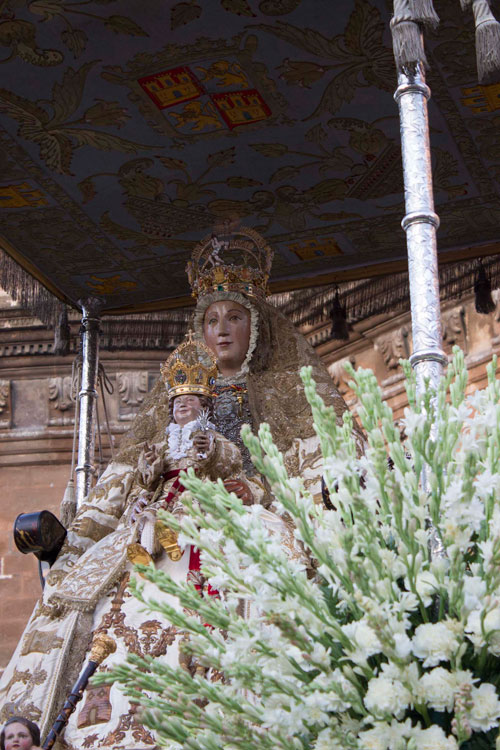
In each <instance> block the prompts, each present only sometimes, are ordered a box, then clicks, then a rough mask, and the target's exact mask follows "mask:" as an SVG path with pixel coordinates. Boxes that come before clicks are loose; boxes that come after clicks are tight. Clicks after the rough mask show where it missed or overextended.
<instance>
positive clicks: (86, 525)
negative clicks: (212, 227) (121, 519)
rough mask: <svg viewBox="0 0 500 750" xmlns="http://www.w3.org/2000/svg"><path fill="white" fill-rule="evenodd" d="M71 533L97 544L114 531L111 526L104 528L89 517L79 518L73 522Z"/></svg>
mask: <svg viewBox="0 0 500 750" xmlns="http://www.w3.org/2000/svg"><path fill="white" fill-rule="evenodd" d="M73 531H75V532H76V533H77V534H79V535H80V536H85V537H88V538H89V539H92V541H93V542H99V541H100V540H101V539H103V537H105V536H107V535H108V534H111V532H112V531H114V529H113V528H112V527H111V526H104V525H103V524H101V523H99V522H98V521H95V520H94V519H93V518H89V516H85V518H79V519H78V520H76V521H75V523H74V524H73Z"/></svg>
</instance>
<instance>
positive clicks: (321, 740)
mask: <svg viewBox="0 0 500 750" xmlns="http://www.w3.org/2000/svg"><path fill="white" fill-rule="evenodd" d="M313 747H314V750H331V749H332V747H335V737H334V735H333V733H332V731H331V729H329V728H327V729H322V730H321V732H320V733H319V734H318V736H317V738H316V742H315V744H314V745H313Z"/></svg>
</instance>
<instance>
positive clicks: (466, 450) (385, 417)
mask: <svg viewBox="0 0 500 750" xmlns="http://www.w3.org/2000/svg"><path fill="white" fill-rule="evenodd" d="M349 374H350V376H351V377H352V378H353V382H354V385H353V388H354V390H355V393H356V396H357V398H358V400H359V404H360V406H359V416H360V419H361V421H362V423H363V427H364V429H365V432H366V435H367V447H366V451H365V455H363V456H362V457H360V458H358V457H357V451H356V447H355V445H354V443H353V442H352V439H351V437H350V417H349V416H347V417H346V423H345V424H344V425H343V426H342V425H337V424H336V421H335V419H334V418H333V417H332V412H330V411H329V410H328V409H327V408H326V407H325V406H324V404H323V403H322V402H321V399H320V398H319V396H318V394H317V392H316V390H315V386H314V383H313V381H312V378H311V374H310V373H309V372H308V371H305V372H304V374H303V380H304V384H305V393H306V397H307V399H308V401H309V403H310V404H311V408H312V412H313V416H314V423H315V428H316V432H317V435H318V437H319V439H320V441H321V448H322V451H323V471H322V473H323V475H324V476H325V480H326V482H327V484H328V486H329V490H330V499H331V502H332V505H333V507H334V509H333V510H326V509H325V508H324V507H323V506H322V505H321V504H315V502H314V500H313V498H312V495H311V494H310V492H309V491H308V489H307V488H305V487H304V481H303V478H302V477H300V476H296V477H289V476H288V475H287V471H286V466H285V461H284V458H283V456H281V454H280V453H279V452H278V450H277V448H276V446H275V445H274V444H273V442H272V437H271V434H270V430H269V428H268V427H267V425H261V427H260V429H259V435H258V437H257V436H255V435H253V434H252V433H251V431H250V429H249V428H244V430H243V433H242V436H243V440H244V442H245V444H246V445H247V447H248V449H249V452H250V455H251V456H252V457H253V460H254V463H255V466H256V472H257V474H260V475H262V476H263V477H264V478H265V479H266V481H267V484H268V486H269V487H270V488H271V491H272V496H273V502H272V504H271V506H270V508H269V509H268V508H263V507H262V506H248V507H245V506H243V505H242V503H241V501H240V500H239V499H238V498H236V497H235V496H234V495H230V494H228V493H227V492H226V491H225V489H224V487H223V486H222V485H214V484H212V483H210V482H208V481H202V480H200V479H198V478H197V477H196V475H195V474H194V473H193V472H188V475H187V476H186V477H183V482H184V483H185V484H186V487H187V488H188V491H187V492H186V493H184V494H183V495H182V502H183V503H184V505H185V516H184V518H183V519H182V520H179V519H178V518H177V517H174V516H172V515H169V514H163V518H164V520H165V522H166V523H167V524H168V525H169V526H171V528H173V529H174V530H176V531H178V532H179V539H180V540H181V541H182V544H183V545H184V546H185V545H194V546H196V547H198V548H199V549H200V551H201V562H202V570H201V575H203V576H205V577H206V579H207V581H209V582H210V583H211V585H212V586H213V587H214V588H216V589H217V590H218V591H219V594H220V597H209V596H206V597H204V596H201V595H200V594H199V593H198V592H197V591H195V590H194V588H193V587H192V586H191V585H188V584H179V583H176V582H175V581H173V580H172V579H170V578H169V577H168V576H167V575H166V574H165V573H163V572H162V571H161V570H159V569H158V570H154V569H153V568H148V569H147V570H146V571H144V570H143V571H142V573H143V574H144V576H145V577H147V578H148V579H149V580H150V581H153V582H154V583H156V584H157V586H158V590H159V591H158V596H157V597H155V601H147V600H145V599H144V594H143V593H142V592H141V585H142V584H141V582H140V581H139V583H133V584H131V588H132V589H133V590H134V591H135V594H136V596H138V598H139V599H140V601H142V602H143V603H144V604H145V606H147V607H148V608H149V609H151V611H152V612H153V613H154V612H156V611H159V612H162V613H163V615H165V616H166V617H167V618H168V617H170V616H173V617H175V622H176V624H177V625H178V627H179V630H180V631H181V632H182V633H184V634H186V639H185V644H186V645H185V647H186V649H187V650H188V651H189V656H190V658H192V663H191V668H190V671H188V670H185V669H180V668H177V669H176V668H173V667H170V666H168V665H167V664H166V663H165V662H166V660H165V659H162V658H161V657H160V658H159V659H158V660H155V661H154V662H150V661H146V660H141V659H139V657H135V656H133V657H131V662H132V663H131V664H128V663H127V664H124V665H119V666H118V667H114V668H111V669H110V670H109V671H106V672H103V673H101V674H99V676H98V678H97V681H98V682H109V683H111V682H113V684H115V685H118V684H119V685H121V686H122V689H124V690H125V691H128V692H129V694H131V695H132V696H133V699H134V700H135V701H137V702H139V703H140V704H141V706H142V708H143V709H145V711H144V712H143V714H142V720H143V721H144V723H145V724H146V725H147V726H148V727H150V728H151V729H152V730H153V731H154V732H155V733H156V737H157V740H156V741H157V745H158V746H159V747H164V748H168V750H218V748H223V749H224V750H236V748H245V750H303V749H304V748H305V747H308V748H311V750H333V749H334V748H342V750H458V748H459V747H461V746H463V745H464V744H465V742H466V741H470V743H471V744H470V747H471V748H474V747H476V746H478V747H479V746H485V747H486V745H484V743H485V742H486V743H490V746H491V744H492V743H494V740H493V739H490V737H489V736H488V735H486V734H485V733H486V732H489V731H490V730H492V735H493V734H495V735H496V732H497V727H498V726H499V723H500V697H499V695H498V691H497V688H496V685H495V684H494V683H496V681H497V676H496V674H495V664H494V659H495V658H500V565H499V563H498V560H499V559H500V470H499V467H500V380H499V379H497V378H496V375H495V369H494V367H493V366H491V367H490V368H489V385H488V387H487V388H486V389H485V390H484V391H481V392H476V393H474V394H473V395H472V396H471V397H466V396H465V391H466V388H467V377H466V371H465V366H464V358H463V355H462V354H461V353H460V352H459V351H456V352H455V355H454V359H453V362H452V364H451V365H450V371H449V374H448V380H444V379H443V381H442V384H441V385H440V386H439V390H438V392H437V393H430V392H429V393H427V394H425V395H424V396H423V397H422V398H420V397H417V396H416V395H415V377H414V373H412V372H411V368H409V367H406V374H407V377H408V384H407V387H408V393H409V403H410V406H409V407H408V408H407V409H406V410H405V416H404V419H403V426H404V428H405V431H406V437H405V439H404V443H403V444H401V441H400V436H399V431H398V430H396V429H395V427H394V421H393V415H392V413H391V410H390V408H389V406H388V405H387V404H386V403H384V402H383V400H382V398H381V395H380V391H379V389H378V387H377V384H376V381H375V378H374V376H373V374H371V373H370V372H369V371H364V370H360V371H358V372H357V373H354V372H353V370H352V368H351V369H350V371H349ZM435 408H437V409H438V412H439V414H438V418H436V415H435V412H434V409H435ZM431 428H432V429H431ZM388 451H389V452H390V455H391V458H392V462H393V466H392V468H390V467H389V465H388V462H387V452H388ZM308 455H309V454H308V453H307V452H304V458H305V459H308ZM314 460H315V461H316V460H317V459H316V457H315V459H314ZM424 465H425V467H426V476H427V479H428V484H427V487H428V488H430V490H428V489H427V488H424V487H423V486H422V483H421V480H420V478H421V470H422V467H423V466H424ZM269 514H274V516H273V519H274V520H273V522H272V523H271V524H270V525H271V526H272V528H273V529H277V528H280V527H281V524H283V527H284V528H286V530H287V531H286V534H284V535H283V537H282V538H280V535H279V533H277V532H276V531H272V532H270V531H269V530H268V523H269V518H270V515H269ZM266 518H267V519H268V520H267V521H266ZM429 520H432V526H431V525H430V524H429ZM432 527H434V528H435V529H436V531H437V533H438V534H439V536H440V538H441V540H442V542H443V545H444V548H445V555H443V556H439V557H436V556H435V555H429V546H430V545H429V541H430V535H431V531H432ZM285 540H286V541H285ZM174 597H177V598H178V599H179V601H180V606H179V607H178V608H177V609H175V610H173V609H172V607H171V604H169V603H171V602H172V599H173V598H174ZM169 607H170V609H169ZM243 612H244V616H243ZM191 654H192V657H191ZM204 670H205V676H203V671H204ZM195 672H196V673H195ZM493 675H494V676H493ZM221 676H222V679H218V678H219V677H221ZM216 678H217V679H216ZM201 705H203V706H204V710H200V708H199V706H201ZM433 721H439V724H440V725H439V726H438V725H437V724H433V723H432V722H433ZM442 726H443V727H446V730H444V729H443V728H442ZM448 732H449V734H447V733H448ZM471 733H472V736H471ZM476 738H477V741H478V742H477V745H476V743H475V740H476ZM497 745H499V743H498V741H497ZM497 750H500V746H498V747H497Z"/></svg>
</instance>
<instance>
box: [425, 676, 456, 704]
mask: <svg viewBox="0 0 500 750" xmlns="http://www.w3.org/2000/svg"><path fill="white" fill-rule="evenodd" d="M456 689H457V685H456V679H455V676H454V675H453V674H452V673H451V672H448V670H447V669H443V667H435V669H433V670H431V671H430V672H427V673H426V674H424V675H423V677H422V678H421V680H420V685H419V693H420V695H421V698H422V699H423V700H424V701H425V702H426V703H428V704H429V706H430V707H431V708H434V709H435V710H436V711H451V710H452V708H453V703H454V700H455V690H456Z"/></svg>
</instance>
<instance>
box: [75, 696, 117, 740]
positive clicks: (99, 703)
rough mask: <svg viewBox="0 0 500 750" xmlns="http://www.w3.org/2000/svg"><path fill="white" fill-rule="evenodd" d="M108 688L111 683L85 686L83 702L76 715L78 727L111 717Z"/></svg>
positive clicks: (100, 721)
mask: <svg viewBox="0 0 500 750" xmlns="http://www.w3.org/2000/svg"><path fill="white" fill-rule="evenodd" d="M110 690H111V685H89V686H88V687H87V688H86V690H85V696H86V700H85V704H84V706H83V708H82V709H81V711H80V713H79V715H78V722H77V727H78V729H83V728H84V727H90V726H93V725H94V724H103V723H105V722H108V721H109V720H110V719H111V714H112V707H111V701H110V700H109V693H110Z"/></svg>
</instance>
